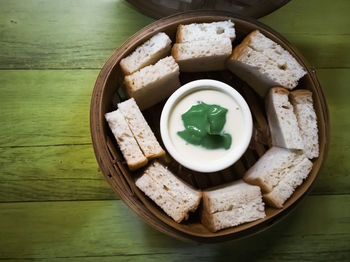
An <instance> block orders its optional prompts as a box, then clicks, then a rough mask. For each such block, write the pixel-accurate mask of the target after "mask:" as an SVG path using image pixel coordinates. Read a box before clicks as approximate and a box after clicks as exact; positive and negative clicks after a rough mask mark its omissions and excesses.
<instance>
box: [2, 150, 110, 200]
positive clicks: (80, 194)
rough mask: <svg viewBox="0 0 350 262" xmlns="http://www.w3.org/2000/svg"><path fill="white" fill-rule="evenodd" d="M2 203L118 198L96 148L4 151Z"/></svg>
mask: <svg viewBox="0 0 350 262" xmlns="http://www.w3.org/2000/svg"><path fill="white" fill-rule="evenodd" d="M0 169H1V180H0V202H12V201H51V200H91V199H116V198H117V196H116V195H115V194H114V193H113V191H112V189H111V188H110V186H109V185H108V183H107V182H106V181H105V180H104V178H103V176H102V174H101V173H100V172H98V166H97V162H96V160H95V156H94V153H93V149H92V145H91V144H88V145H74V146H48V147H25V148H6V149H0Z"/></svg>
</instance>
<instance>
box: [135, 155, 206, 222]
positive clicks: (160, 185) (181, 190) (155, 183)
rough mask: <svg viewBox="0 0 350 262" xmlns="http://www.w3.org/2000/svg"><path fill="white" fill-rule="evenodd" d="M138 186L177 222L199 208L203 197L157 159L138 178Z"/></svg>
mask: <svg viewBox="0 0 350 262" xmlns="http://www.w3.org/2000/svg"><path fill="white" fill-rule="evenodd" d="M136 186H137V187H138V188H139V189H140V190H141V191H143V192H144V193H145V194H146V195H147V196H148V197H149V198H151V199H152V200H153V201H154V202H155V203H156V204H157V205H158V206H159V207H160V208H162V209H163V210H164V212H165V213H166V214H167V215H169V216H170V217H171V218H172V219H174V221H176V222H177V223H180V222H181V221H182V220H184V219H187V218H188V216H189V214H188V213H189V212H190V211H191V212H194V211H195V210H196V209H197V207H198V205H199V203H200V200H201V197H202V193H201V192H200V191H197V190H195V189H194V188H192V187H191V186H189V185H187V184H186V183H185V182H183V181H182V180H180V179H179V178H177V177H176V176H175V175H174V174H173V173H172V172H171V171H170V170H168V169H167V168H166V167H164V166H163V165H162V164H160V163H159V162H157V161H154V162H153V163H152V164H151V165H149V166H148V168H147V169H146V170H145V172H144V173H143V175H142V176H141V177H140V178H138V179H137V180H136Z"/></svg>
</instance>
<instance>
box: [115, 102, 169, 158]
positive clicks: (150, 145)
mask: <svg viewBox="0 0 350 262" xmlns="http://www.w3.org/2000/svg"><path fill="white" fill-rule="evenodd" d="M118 108H119V110H120V111H121V113H122V114H123V116H124V118H125V119H126V122H127V123H128V126H129V128H130V130H131V132H132V133H133V135H134V137H135V139H136V141H137V143H138V145H139V146H140V148H141V150H142V152H143V154H144V155H145V156H146V157H147V158H148V159H153V158H156V157H160V156H162V155H164V154H165V151H164V150H163V149H162V147H161V146H160V145H159V143H158V141H157V138H156V137H155V136H154V134H153V132H152V130H151V128H150V126H149V125H148V123H147V121H146V119H145V118H144V116H143V115H142V113H141V111H140V109H139V107H138V106H137V104H136V102H135V100H134V99H133V98H130V99H128V100H126V101H124V102H122V103H119V104H118Z"/></svg>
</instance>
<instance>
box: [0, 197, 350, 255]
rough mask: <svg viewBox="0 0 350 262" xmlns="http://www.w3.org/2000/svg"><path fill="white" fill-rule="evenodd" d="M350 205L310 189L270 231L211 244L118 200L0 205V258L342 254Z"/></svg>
mask: <svg viewBox="0 0 350 262" xmlns="http://www.w3.org/2000/svg"><path fill="white" fill-rule="evenodd" d="M349 204H350V197H349V196H346V195H345V196H344V195H340V196H327V197H325V196H311V197H309V198H307V199H306V200H305V201H304V202H303V203H301V205H300V206H299V207H298V209H297V210H296V211H294V212H293V213H292V214H291V215H290V216H289V217H288V218H286V219H285V220H283V221H282V222H280V223H279V224H277V225H276V226H274V227H273V228H271V229H269V230H268V231H265V232H263V233H261V234H259V235H256V236H253V237H250V238H248V239H243V240H240V241H235V242H232V241H231V242H226V243H221V244H211V245H210V246H208V245H199V244H192V243H184V242H181V241H178V240H175V239H173V238H170V237H167V236H165V235H163V234H161V233H159V232H157V231H155V230H153V229H152V228H150V227H149V226H147V225H146V224H144V223H143V222H142V221H141V220H139V219H138V218H136V216H135V215H134V214H133V213H131V212H130V210H128V209H127V208H126V207H125V205H124V204H122V203H121V201H84V202H50V203H45V202H44V203H16V204H0V232H2V236H6V238H3V239H1V243H2V246H1V252H0V260H6V261H11V260H15V259H16V260H17V259H18V260H21V259H22V260H25V259H28V260H34V261H37V260H44V261H70V260H68V259H71V260H82V261H91V260H92V259H96V260H97V261H100V260H101V261H112V260H114V261H119V260H123V261H124V260H126V261H165V260H166V261H181V260H185V261H186V260H188V259H190V260H192V261H198V260H204V261H231V260H232V258H233V257H234V258H235V261H251V260H252V259H253V258H254V259H255V260H258V261H284V260H288V261H314V260H315V258H316V257H317V261H330V260H331V261H342V260H344V259H345V258H346V257H349V255H350V249H349V245H348V243H349V241H350V221H349V219H348V218H349V216H350V210H349V209H348V208H347V207H348V206H349ZM325 210H327V211H325ZM315 217H317V219H315ZM121 225H123V226H121ZM19 246H20V247H21V248H20V249H19V248H18V247H19ZM100 258H101V259H100Z"/></svg>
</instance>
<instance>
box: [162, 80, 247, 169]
mask: <svg viewBox="0 0 350 262" xmlns="http://www.w3.org/2000/svg"><path fill="white" fill-rule="evenodd" d="M200 90H214V91H219V92H222V93H224V94H225V95H227V96H229V97H230V98H231V99H233V100H234V101H235V102H236V103H237V105H238V106H239V107H240V109H241V113H242V116H243V118H242V119H243V124H244V125H245V126H244V132H242V133H241V135H240V137H239V139H237V140H236V141H235V144H232V146H231V148H230V149H229V150H227V152H225V153H224V154H223V155H222V156H221V157H220V158H218V159H215V160H214V161H193V160H191V159H190V158H189V157H188V156H184V155H183V154H182V153H181V152H180V151H181V150H178V148H177V147H176V146H175V145H174V142H173V140H172V139H171V135H170V132H169V119H170V117H171V115H172V112H173V110H174V108H175V107H176V105H177V104H178V103H179V102H180V101H181V100H182V99H183V98H185V97H186V96H188V95H189V94H191V93H193V92H197V91H200ZM217 104H219V105H220V101H218V103H217ZM186 111H187V110H186ZM179 128H180V129H181V128H182V129H183V127H179ZM252 130H253V121H252V115H251V112H250V109H249V107H248V105H247V103H246V101H245V100H244V98H243V97H242V96H241V95H240V94H239V93H238V92H237V91H236V90H235V89H234V88H233V87H231V86H229V85H227V84H225V83H223V82H220V81H216V80H210V79H202V80H196V81H192V82H190V83H187V84H185V85H183V86H182V87H180V88H179V89H178V90H176V91H175V92H174V93H173V94H172V95H171V96H170V97H169V99H168V100H167V102H166V103H165V105H164V108H163V111H162V114H161V118H160V133H161V137H162V140H163V143H164V146H165V147H166V149H167V151H168V153H169V154H170V155H171V156H172V157H173V158H174V159H175V160H176V161H177V162H178V163H179V164H181V165H183V166H184V167H186V168H189V169H191V170H194V171H198V172H202V173H209V172H216V171H220V170H223V169H225V168H227V167H229V166H231V165H233V164H234V163H235V162H236V161H237V160H238V159H240V157H241V156H242V155H243V154H244V152H245V151H246V149H247V148H248V145H249V142H250V139H251V136H252ZM179 131H180V130H179Z"/></svg>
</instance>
